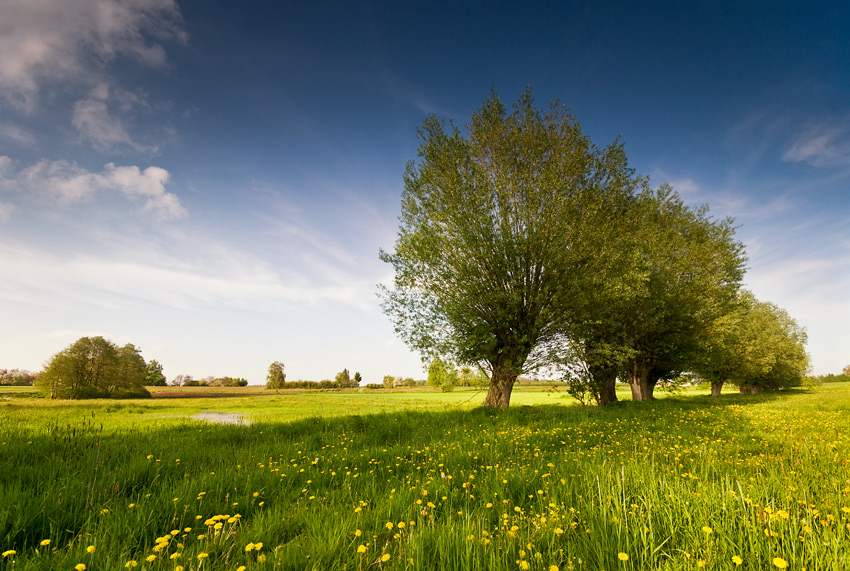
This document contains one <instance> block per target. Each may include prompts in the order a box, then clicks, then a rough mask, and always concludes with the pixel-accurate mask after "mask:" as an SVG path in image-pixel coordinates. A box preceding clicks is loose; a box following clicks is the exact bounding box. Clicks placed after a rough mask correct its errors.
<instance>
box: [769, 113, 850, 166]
mask: <svg viewBox="0 0 850 571" xmlns="http://www.w3.org/2000/svg"><path fill="white" fill-rule="evenodd" d="M782 159H783V160H785V161H787V162H794V163H800V162H805V163H809V164H810V165H812V166H816V167H835V166H838V167H843V166H850V125H848V124H847V122H846V121H844V122H841V121H839V122H830V123H819V124H815V125H810V126H809V127H807V128H806V129H805V130H804V131H803V132H802V133H800V134H799V135H798V136H797V138H796V139H795V140H794V142H793V143H792V144H791V146H790V147H789V148H788V149H787V150H786V151H785V153H784V154H783V155H782Z"/></svg>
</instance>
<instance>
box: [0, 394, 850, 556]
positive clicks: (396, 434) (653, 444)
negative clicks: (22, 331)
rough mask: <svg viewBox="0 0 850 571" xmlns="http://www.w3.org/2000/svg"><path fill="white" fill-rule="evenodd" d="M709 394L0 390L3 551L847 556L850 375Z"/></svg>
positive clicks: (8, 553) (35, 553)
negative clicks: (97, 395)
mask: <svg viewBox="0 0 850 571" xmlns="http://www.w3.org/2000/svg"><path fill="white" fill-rule="evenodd" d="M249 389H251V387H247V388H246V389H245V390H246V393H245V394H249V393H250V392H251V391H250V390H249ZM705 392H706V391H702V390H693V391H690V392H686V393H681V394H676V395H668V396H666V398H663V399H660V400H658V401H655V402H652V403H633V402H628V401H626V402H622V403H620V404H618V405H616V406H613V407H610V408H606V409H597V408H584V407H580V406H577V405H575V404H574V403H573V402H572V401H571V400H570V399H569V398H568V397H566V396H565V393H564V392H563V391H546V390H543V391H541V390H534V391H531V390H518V391H516V392H515V394H514V397H513V399H512V408H511V409H510V410H509V411H507V412H506V413H494V412H492V411H488V410H484V409H481V408H478V405H479V404H480V402H481V400H482V399H483V394H482V393H480V392H471V391H455V392H453V393H441V392H430V391H398V392H384V391H361V392H292V393H288V392H283V391H282V392H279V393H277V394H272V395H259V396H258V395H251V396H236V397H233V396H228V397H221V396H219V397H216V398H179V397H172V398H157V399H151V400H145V401H99V402H93V401H90V402H55V401H49V400H46V399H40V398H33V397H34V396H35V395H33V394H32V393H29V392H27V391H26V390H23V389H20V388H14V390H7V389H6V388H3V389H0V553H2V556H0V569H45V570H47V569H67V570H72V569H75V568H79V569H82V567H80V566H82V565H84V566H85V568H86V569H88V570H94V569H125V568H128V569H137V570H141V569H150V570H168V571H179V570H180V569H181V568H182V569H183V570H184V571H189V570H203V569H227V570H234V571H235V570H239V569H240V568H242V569H244V570H255V569H256V570H259V569H299V570H300V569H322V570H323V569H349V570H365V569H375V570H377V569H387V570H389V569H399V570H401V569H411V570H413V569H459V570H467V569H470V570H472V569H481V570H484V569H505V570H517V569H519V570H523V569H538V570H541V569H542V570H547V571H551V570H552V569H554V568H557V569H559V570H565V569H589V570H596V569H611V570H614V569H624V570H626V569H629V570H631V569H671V570H673V569H700V568H705V569H735V568H740V569H777V568H780V569H781V568H786V567H787V568H788V569H804V568H805V569H807V570H815V569H830V570H833V569H834V570H845V569H850V385H848V384H839V383H835V384H829V385H824V386H822V387H817V388H815V389H812V390H810V391H799V392H793V393H785V394H780V395H759V396H755V397H753V396H748V397H744V396H741V395H734V394H729V395H724V396H723V397H720V398H710V397H707V396H705ZM623 396H626V395H625V394H624V395H623ZM204 413H227V414H229V415H235V416H234V417H225V418H238V419H239V420H241V421H242V422H243V423H242V424H216V423H211V422H205V421H199V420H196V418H198V416H197V415H201V414H204Z"/></svg>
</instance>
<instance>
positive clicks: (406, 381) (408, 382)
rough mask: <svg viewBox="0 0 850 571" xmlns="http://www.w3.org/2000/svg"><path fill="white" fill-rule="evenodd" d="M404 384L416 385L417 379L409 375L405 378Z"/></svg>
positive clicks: (408, 385)
mask: <svg viewBox="0 0 850 571" xmlns="http://www.w3.org/2000/svg"><path fill="white" fill-rule="evenodd" d="M404 386H406V387H415V386H416V381H415V380H414V379H413V377H407V378H406V379H404Z"/></svg>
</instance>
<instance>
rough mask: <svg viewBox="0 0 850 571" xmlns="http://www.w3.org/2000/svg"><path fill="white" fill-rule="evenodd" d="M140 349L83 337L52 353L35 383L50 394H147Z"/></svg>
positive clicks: (76, 396)
mask: <svg viewBox="0 0 850 571" xmlns="http://www.w3.org/2000/svg"><path fill="white" fill-rule="evenodd" d="M146 377H147V367H146V365H145V360H144V359H143V358H142V356H141V354H140V353H139V350H138V349H137V348H136V347H135V346H134V345H132V344H130V343H128V344H127V345H125V346H123V347H118V346H117V345H115V344H114V343H112V342H111V341H108V340H106V339H104V338H103V337H99V336H98V337H82V338H80V339H79V340H77V341H76V342H75V343H73V344H71V345H70V346H68V347H67V348H65V349H64V350H62V351H60V352H59V353H57V354H56V355H54V356H53V357H52V358H51V359H50V361H48V362H47V364H46V365H45V369H44V371H43V372H42V374H41V375H39V377H38V379H37V381H36V386H38V387H39V388H40V389H41V390H42V391H43V392H45V393H47V394H49V396H50V397H51V398H96V397H113V398H114V397H149V396H150V393H148V392H147V390H145V388H144V384H145V380H146Z"/></svg>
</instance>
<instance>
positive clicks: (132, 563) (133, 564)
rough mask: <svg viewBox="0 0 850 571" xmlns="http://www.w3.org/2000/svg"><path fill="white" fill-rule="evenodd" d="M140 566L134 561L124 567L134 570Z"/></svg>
mask: <svg viewBox="0 0 850 571" xmlns="http://www.w3.org/2000/svg"><path fill="white" fill-rule="evenodd" d="M138 566H139V564H138V563H136V562H135V561H133V560H132V559H131V560H129V561H128V562H127V563H125V564H124V567H126V568H127V569H132V568H133V567H138Z"/></svg>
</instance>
